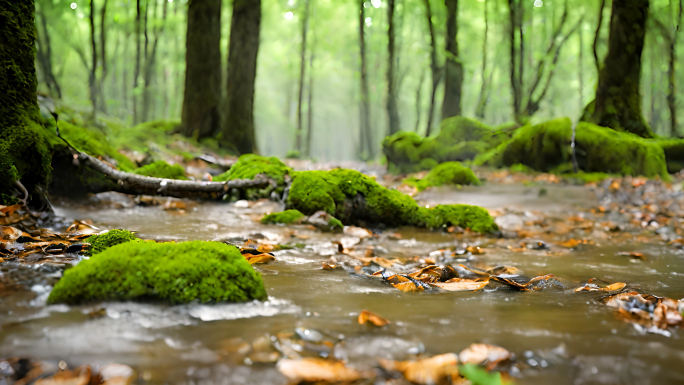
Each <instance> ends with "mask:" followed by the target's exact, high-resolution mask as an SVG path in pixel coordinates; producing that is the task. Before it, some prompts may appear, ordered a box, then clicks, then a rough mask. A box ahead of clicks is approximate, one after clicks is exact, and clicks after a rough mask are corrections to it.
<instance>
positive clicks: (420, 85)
mask: <svg viewBox="0 0 684 385" xmlns="http://www.w3.org/2000/svg"><path fill="white" fill-rule="evenodd" d="M424 81H425V72H424V71H421V72H420V78H419V79H418V87H417V88H416V126H415V127H414V128H413V132H415V133H418V129H419V128H420V112H421V111H422V110H423V109H422V108H421V105H420V101H421V99H422V94H423V82H424Z"/></svg>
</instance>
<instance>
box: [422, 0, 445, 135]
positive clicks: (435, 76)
mask: <svg viewBox="0 0 684 385" xmlns="http://www.w3.org/2000/svg"><path fill="white" fill-rule="evenodd" d="M423 4H425V18H426V20H427V23H428V29H429V31H430V71H431V73H432V91H431V92H430V107H429V108H428V120H427V126H426V128H425V136H430V131H431V130H432V119H433V117H434V115H435V95H436V94H437V87H438V86H439V81H440V78H441V75H442V74H441V69H440V68H439V64H437V41H436V37H435V27H434V25H433V24H432V9H431V8H430V0H423Z"/></svg>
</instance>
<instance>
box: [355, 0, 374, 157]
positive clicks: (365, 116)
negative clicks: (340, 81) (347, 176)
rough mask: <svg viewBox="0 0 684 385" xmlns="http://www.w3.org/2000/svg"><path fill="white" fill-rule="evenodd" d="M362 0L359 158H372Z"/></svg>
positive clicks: (360, 20) (360, 2)
mask: <svg viewBox="0 0 684 385" xmlns="http://www.w3.org/2000/svg"><path fill="white" fill-rule="evenodd" d="M365 3H366V2H365V1H364V0H360V1H359V4H360V7H359V54H360V59H361V63H360V64H361V69H360V72H361V76H360V80H361V98H360V101H359V115H360V116H359V122H360V124H359V155H360V156H359V157H360V158H361V159H371V158H373V156H374V154H373V152H374V151H373V137H372V135H371V126H370V92H369V90H368V64H367V56H366V30H365V28H366V18H365V12H364V10H363V9H364V4H365Z"/></svg>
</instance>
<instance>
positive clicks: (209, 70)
mask: <svg viewBox="0 0 684 385" xmlns="http://www.w3.org/2000/svg"><path fill="white" fill-rule="evenodd" d="M185 47H186V51H185V91H184V94H183V112H182V128H181V130H182V132H183V134H185V135H186V136H188V137H193V138H198V139H199V138H207V137H210V136H212V135H213V134H214V133H216V132H218V131H220V128H221V115H220V112H219V104H220V102H221V0H193V1H191V2H190V4H189V5H188V30H187V37H186V40H185Z"/></svg>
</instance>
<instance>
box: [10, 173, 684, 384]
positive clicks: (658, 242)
mask: <svg viewBox="0 0 684 385" xmlns="http://www.w3.org/2000/svg"><path fill="white" fill-rule="evenodd" d="M542 189H543V190H544V191H543V192H542V191H541V190H542ZM597 195H598V196H597ZM602 198H605V196H601V194H599V193H597V192H596V191H593V190H592V189H590V188H588V187H581V186H567V185H562V186H559V185H555V184H546V185H542V186H541V187H540V185H526V184H509V185H503V184H494V183H492V184H486V185H484V186H481V187H473V188H466V189H464V190H456V189H453V188H451V189H449V188H441V189H437V190H434V191H428V192H425V193H423V194H421V195H419V196H417V200H419V202H421V203H423V204H429V205H434V204H439V203H470V204H478V205H481V206H484V207H486V208H487V209H489V210H491V211H492V212H493V213H494V214H495V215H497V222H499V223H500V225H501V227H502V238H494V237H485V236H478V235H475V234H470V233H465V234H462V233H459V232H458V231H457V232H454V233H449V232H435V231H432V232H431V231H427V230H420V229H414V228H401V229H374V233H375V236H373V237H368V238H361V237H359V236H358V234H357V233H356V232H354V231H349V232H346V233H324V232H321V231H319V230H315V229H312V228H309V227H307V226H304V225H296V226H288V227H284V226H267V225H262V224H260V223H259V222H258V219H259V218H260V217H261V216H262V215H263V214H265V213H268V212H273V211H278V210H280V209H281V206H280V205H279V204H278V203H275V202H266V201H259V202H249V203H248V202H243V201H241V202H237V203H233V204H224V203H192V202H191V203H188V207H187V208H186V209H185V210H183V212H182V213H181V212H178V211H177V210H175V211H174V210H163V209H162V207H160V206H148V207H142V206H139V205H134V204H130V202H128V201H127V200H125V199H123V198H117V199H122V200H121V201H116V202H113V201H107V202H99V203H97V204H95V203H92V202H89V203H88V204H84V203H83V202H74V201H64V200H62V201H58V202H56V205H55V206H56V207H55V209H56V214H57V215H58V216H60V217H62V218H63V222H64V223H66V224H68V223H70V222H71V221H73V220H76V219H86V218H90V219H92V220H93V223H94V224H95V225H96V226H98V227H100V228H102V229H110V228H126V229H129V230H133V231H135V232H136V233H137V235H138V236H139V237H141V238H143V239H155V240H161V241H166V240H175V241H183V240H218V241H224V242H228V243H232V244H236V245H241V244H242V243H243V242H244V241H245V240H247V239H252V240H255V241H257V242H261V243H269V244H279V245H290V246H292V248H290V249H285V250H279V251H275V252H274V255H275V258H276V260H275V261H271V262H269V263H267V264H258V265H254V267H255V268H256V269H257V270H258V271H259V272H260V273H261V274H262V276H263V279H264V283H265V285H266V288H267V291H268V294H269V300H268V301H266V302H253V303H247V304H208V305H203V304H188V305H179V306H169V305H163V304H158V303H132V302H124V303H115V302H107V303H96V304H89V305H83V306H65V305H51V306H46V304H45V299H46V297H47V294H48V293H49V290H50V289H51V286H52V285H53V284H54V282H55V281H56V280H57V279H58V278H59V276H60V275H61V267H60V265H59V264H55V263H53V262H47V263H42V262H36V263H28V264H21V265H20V264H17V263H10V262H5V263H3V264H0V279H1V280H0V283H1V285H2V286H0V288H1V289H2V290H0V317H1V318H0V357H30V358H32V359H37V360H43V361H46V362H54V363H57V362H58V361H60V360H64V361H65V362H67V363H68V365H69V367H75V366H78V365H83V364H91V365H98V364H107V363H112V362H116V363H120V364H126V365H130V366H131V367H133V368H134V369H135V370H136V373H138V374H139V375H138V380H137V381H138V382H139V383H165V382H167V383H207V384H209V383H225V384H242V383H245V384H246V383H249V384H260V383H276V384H278V383H287V379H286V378H285V377H283V376H282V375H281V374H280V373H279V372H278V370H277V369H276V365H275V364H273V363H263V362H255V361H256V360H253V359H252V358H250V357H249V355H248V354H243V353H241V350H240V349H241V348H240V346H242V345H244V343H248V344H249V343H253V341H255V340H259V339H264V338H265V339H266V340H269V339H275V338H276V337H275V336H277V335H279V333H293V332H294V333H300V334H301V333H304V334H306V335H311V336H314V337H312V339H314V340H315V339H316V338H318V336H319V334H318V333H321V335H322V336H323V337H324V338H325V339H328V340H330V341H334V342H335V344H334V346H327V348H326V347H323V348H322V350H321V354H322V355H324V356H330V355H332V356H334V357H335V358H337V359H342V360H348V362H349V364H350V365H352V366H356V367H360V368H364V367H365V368H373V367H374V366H377V364H376V362H377V361H376V360H377V359H378V358H385V359H393V360H406V359H410V358H412V357H415V356H416V354H425V355H435V354H442V353H448V352H456V353H458V352H459V351H461V350H462V349H464V348H466V347H468V346H469V345H470V344H472V343H486V344H493V345H498V346H501V347H504V348H505V349H507V350H509V351H510V352H511V353H513V354H514V355H515V358H514V362H515V365H514V366H513V370H512V371H511V373H510V374H511V376H512V377H513V379H514V380H515V382H516V383H518V384H556V385H560V384H640V385H643V384H676V383H684V366H683V365H682V362H684V342H683V341H682V337H683V336H684V335H683V334H682V329H678V328H669V329H667V330H666V331H665V332H664V333H651V332H647V331H645V329H644V328H643V327H640V326H639V325H636V326H635V324H633V323H629V322H625V321H624V320H623V319H622V318H620V317H619V316H618V315H617V312H616V311H614V309H612V308H609V307H607V306H606V305H604V304H603V303H601V302H600V301H598V300H597V299H598V298H599V297H601V296H605V295H606V293H605V292H588V293H576V292H575V291H574V289H575V288H577V287H579V286H581V285H582V284H583V283H585V282H587V280H589V279H596V280H597V282H601V283H605V284H610V283H615V282H624V283H626V284H627V288H628V289H632V290H637V291H640V292H644V293H650V294H654V295H658V296H663V297H670V298H673V299H675V300H677V299H680V298H682V297H684V252H683V251H682V250H681V249H680V248H678V247H676V245H673V244H668V241H670V240H671V239H665V237H667V236H670V237H671V238H676V236H675V234H676V231H675V230H676V229H674V227H677V225H673V224H670V225H669V226H670V227H669V230H668V231H669V232H671V233H672V234H669V235H668V234H665V231H656V230H657V229H656V228H655V226H656V225H652V224H651V222H649V221H647V222H646V223H645V224H644V223H641V224H634V223H636V222H634V217H635V216H636V217H638V215H636V214H632V215H631V217H629V218H628V219H631V221H632V222H634V223H632V224H630V222H629V220H628V219H626V218H627V217H626V216H625V215H626V214H625V213H620V212H619V210H618V211H616V212H617V214H615V215H611V214H610V213H608V212H606V213H603V212H601V211H600V210H599V212H596V210H595V208H596V207H601V206H600V205H601V204H602V202H601V201H600V199H602ZM624 203H625V202H624V199H623V201H620V199H619V197H617V198H615V199H613V201H611V202H610V204H614V205H622V204H624ZM592 209H594V211H592ZM608 211H610V209H609V208H608ZM614 211H615V210H614ZM599 216H600V218H599ZM642 219H643V218H642ZM646 219H647V218H645V220H646ZM585 222H586V223H585ZM589 222H590V224H587V223H589ZM637 222H638V221H637ZM642 222H643V221H642ZM611 226H615V228H611ZM630 226H631V227H630ZM649 226H651V227H649ZM663 227H665V226H663ZM618 228H619V229H618ZM664 234H665V235H664ZM572 240H576V242H575V243H577V244H567V242H569V241H572ZM334 241H341V243H342V245H344V246H345V248H348V249H354V250H360V251H361V253H363V252H364V251H365V250H368V249H370V250H372V255H373V256H377V257H381V258H383V259H384V260H390V261H392V260H394V259H398V260H399V261H400V262H401V263H396V266H391V268H389V270H391V269H392V268H395V269H396V270H397V271H398V272H403V271H404V270H403V269H405V270H408V271H411V268H410V267H403V266H405V265H409V266H413V265H411V264H412V263H414V264H415V266H418V265H419V263H418V262H414V261H416V260H417V261H420V260H423V262H424V263H423V266H424V265H425V264H428V263H427V262H425V260H427V261H428V262H430V259H437V261H436V264H445V263H446V264H450V265H452V266H457V265H459V264H465V265H468V266H474V267H479V268H483V269H486V268H488V267H493V266H514V267H516V268H517V269H519V270H520V271H522V272H523V273H524V274H525V275H527V276H530V277H536V276H541V275H544V274H553V275H555V276H556V278H555V279H554V284H553V285H549V287H546V288H545V289H544V290H539V291H527V292H521V291H517V290H512V289H510V288H509V287H507V286H506V285H502V284H497V283H490V284H489V285H487V286H486V287H485V288H484V289H483V290H480V291H475V292H447V291H438V290H430V291H422V292H417V293H406V292H402V291H400V290H397V289H396V288H394V287H392V286H391V285H389V284H388V283H386V282H383V281H382V280H381V279H376V278H371V277H368V276H366V275H365V274H363V270H360V269H359V268H357V269H354V268H353V264H351V265H349V266H346V268H339V269H333V270H324V269H322V268H321V266H322V263H323V262H326V261H330V257H334V258H335V260H338V261H339V263H340V265H345V264H346V262H345V261H347V260H349V257H348V256H347V255H344V254H342V253H340V252H339V250H338V247H337V246H336V245H334V244H333V242H334ZM670 243H672V242H670ZM535 245H536V246H539V247H535ZM467 246H474V247H478V246H479V247H480V250H482V251H483V254H477V253H475V254H473V253H460V252H455V251H458V250H461V249H465V247H467ZM445 249H447V250H449V251H447V252H436V253H433V252H435V251H437V250H445ZM431 253H432V254H431ZM629 253H633V254H634V255H636V256H639V255H641V256H643V258H634V257H633V256H630V255H625V254H629ZM635 253H636V254H635ZM366 255H368V254H366ZM445 255H448V256H449V258H448V260H446V261H445V260H443V259H440V258H441V257H443V256H445ZM372 265H373V264H372ZM373 266H375V265H373ZM374 268H375V269H376V270H378V269H381V268H382V267H381V266H375V267H374ZM416 269H417V268H416ZM416 269H413V270H416ZM362 310H369V311H371V312H373V313H375V314H378V315H381V316H382V317H385V318H387V319H389V320H390V321H391V323H390V324H389V325H387V326H384V327H382V328H375V327H371V326H367V325H360V324H359V323H358V322H357V317H358V315H359V313H360V312H361V311H362ZM314 342H316V341H314ZM266 361H269V360H266ZM0 369H2V368H0ZM394 383H401V382H396V380H395V382H394Z"/></svg>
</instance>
